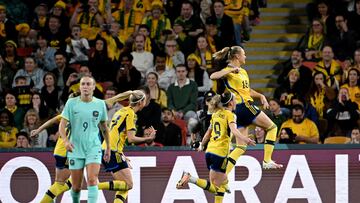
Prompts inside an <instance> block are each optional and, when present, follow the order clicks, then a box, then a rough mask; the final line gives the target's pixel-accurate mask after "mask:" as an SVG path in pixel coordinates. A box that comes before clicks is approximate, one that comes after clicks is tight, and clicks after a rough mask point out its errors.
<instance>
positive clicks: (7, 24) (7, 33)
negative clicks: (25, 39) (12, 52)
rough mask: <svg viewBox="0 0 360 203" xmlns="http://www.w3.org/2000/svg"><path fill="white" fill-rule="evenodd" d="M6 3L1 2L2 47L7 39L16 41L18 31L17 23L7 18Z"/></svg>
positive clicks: (0, 28) (0, 43)
mask: <svg viewBox="0 0 360 203" xmlns="http://www.w3.org/2000/svg"><path fill="white" fill-rule="evenodd" d="M6 13H7V9H6V5H5V4H3V3H0V25H1V26H0V33H1V34H0V47H2V46H3V45H4V42H5V41H6V40H12V41H16V37H17V32H16V29H15V24H14V23H13V22H12V21H11V20H9V19H8V18H7V16H6V15H7V14H6Z"/></svg>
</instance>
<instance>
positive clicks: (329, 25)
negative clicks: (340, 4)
mask: <svg viewBox="0 0 360 203" xmlns="http://www.w3.org/2000/svg"><path fill="white" fill-rule="evenodd" d="M316 17H317V18H320V20H321V21H322V22H323V24H324V25H325V27H326V33H333V32H335V31H336V27H335V17H334V15H333V14H332V10H331V7H330V5H329V2H328V1H326V0H320V1H318V3H317V15H316Z"/></svg>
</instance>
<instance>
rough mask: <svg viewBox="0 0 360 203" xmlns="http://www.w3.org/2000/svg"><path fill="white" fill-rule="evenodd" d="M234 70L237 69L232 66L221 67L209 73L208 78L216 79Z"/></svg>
mask: <svg viewBox="0 0 360 203" xmlns="http://www.w3.org/2000/svg"><path fill="white" fill-rule="evenodd" d="M234 71H237V69H236V68H233V69H222V70H220V71H216V72H213V73H212V74H211V75H210V79H211V80H218V79H220V78H222V77H224V76H226V75H227V74H229V73H231V72H234Z"/></svg>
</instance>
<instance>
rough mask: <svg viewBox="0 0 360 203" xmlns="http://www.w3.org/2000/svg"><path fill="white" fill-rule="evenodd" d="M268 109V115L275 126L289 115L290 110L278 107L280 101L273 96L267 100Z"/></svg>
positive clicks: (280, 123) (279, 124)
mask: <svg viewBox="0 0 360 203" xmlns="http://www.w3.org/2000/svg"><path fill="white" fill-rule="evenodd" d="M269 110H270V112H269V113H268V116H269V118H270V119H271V120H272V121H273V122H274V123H275V124H276V126H281V125H282V124H283V123H284V122H285V121H286V120H287V119H288V118H289V116H290V111H289V110H288V109H286V110H287V111H289V112H287V111H285V110H284V109H283V108H280V101H279V100H277V99H275V98H273V99H270V100H269ZM279 130H280V128H278V131H279ZM277 133H279V132H277Z"/></svg>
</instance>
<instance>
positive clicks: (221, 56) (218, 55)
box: [213, 46, 243, 61]
mask: <svg viewBox="0 0 360 203" xmlns="http://www.w3.org/2000/svg"><path fill="white" fill-rule="evenodd" d="M242 49H243V48H241V47H240V46H232V47H225V48H223V49H222V50H220V51H218V52H215V53H214V54H213V57H214V59H215V60H218V61H222V60H227V61H228V60H231V59H233V58H234V56H235V54H238V53H240V51H241V50H242Z"/></svg>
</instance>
